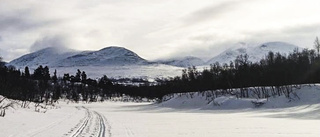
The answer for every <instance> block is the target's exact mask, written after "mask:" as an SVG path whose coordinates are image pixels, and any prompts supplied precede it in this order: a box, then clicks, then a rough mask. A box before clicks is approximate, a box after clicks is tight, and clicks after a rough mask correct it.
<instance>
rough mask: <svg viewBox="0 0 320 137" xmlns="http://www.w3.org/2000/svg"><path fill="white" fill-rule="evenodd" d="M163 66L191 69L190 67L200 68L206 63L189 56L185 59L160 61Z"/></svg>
mask: <svg viewBox="0 0 320 137" xmlns="http://www.w3.org/2000/svg"><path fill="white" fill-rule="evenodd" d="M158 62H159V63H161V64H166V65H171V66H177V67H190V66H199V65H203V64H205V62H204V61H203V60H202V59H200V58H197V57H193V56H187V57H184V58H175V59H167V60H160V61H158Z"/></svg>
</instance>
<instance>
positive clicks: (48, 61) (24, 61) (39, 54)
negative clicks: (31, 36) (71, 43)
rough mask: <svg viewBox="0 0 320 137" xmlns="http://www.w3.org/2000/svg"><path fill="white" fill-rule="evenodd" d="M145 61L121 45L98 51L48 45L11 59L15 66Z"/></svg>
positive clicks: (122, 63) (135, 62)
mask: <svg viewBox="0 0 320 137" xmlns="http://www.w3.org/2000/svg"><path fill="white" fill-rule="evenodd" d="M143 63H147V61H146V60H145V59H143V58H141V57H139V56H138V55H137V54H135V53H134V52H132V51H130V50H128V49H125V48H122V47H107V48H104V49H101V50H99V51H83V52H79V51H70V50H68V52H65V51H61V50H60V49H57V48H53V47H49V48H45V49H42V50H39V51H36V52H33V53H30V54H27V55H24V56H22V57H20V58H17V59H15V60H13V61H11V62H10V63H9V64H10V65H14V66H17V67H24V66H38V65H47V66H51V67H71V66H108V65H115V66H117V65H132V64H143Z"/></svg>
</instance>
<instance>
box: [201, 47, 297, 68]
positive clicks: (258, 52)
mask: <svg viewBox="0 0 320 137" xmlns="http://www.w3.org/2000/svg"><path fill="white" fill-rule="evenodd" d="M296 48H298V49H300V50H301V49H302V48H300V47H298V46H296V45H293V44H289V43H286V42H267V43H263V44H248V43H238V44H235V45H234V46H233V47H232V48H229V49H227V50H226V51H224V52H222V53H221V54H219V55H217V56H215V57H213V58H211V59H210V60H209V61H208V62H207V63H206V64H208V65H209V64H214V63H216V62H219V63H220V64H224V63H227V64H229V63H230V61H234V60H235V59H236V58H237V56H239V55H245V54H248V55H249V61H251V62H259V61H260V60H261V59H263V58H264V57H265V56H266V55H267V54H268V53H269V52H270V51H272V52H274V53H277V52H279V53H280V54H282V55H288V54H289V53H291V52H293V50H294V49H296Z"/></svg>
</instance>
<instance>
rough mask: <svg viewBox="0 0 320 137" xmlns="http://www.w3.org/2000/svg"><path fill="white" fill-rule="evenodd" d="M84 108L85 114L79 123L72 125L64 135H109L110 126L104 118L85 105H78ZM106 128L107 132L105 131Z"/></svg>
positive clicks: (101, 136) (71, 136)
mask: <svg viewBox="0 0 320 137" xmlns="http://www.w3.org/2000/svg"><path fill="white" fill-rule="evenodd" d="M78 109H81V110H85V111H86V114H85V117H83V118H82V119H81V120H80V121H79V123H78V124H77V125H76V126H75V127H73V128H72V129H71V130H70V131H69V132H68V133H67V134H65V136H68V137H85V136H90V137H106V135H107V136H109V137H111V126H110V124H109V123H108V122H107V120H106V118H105V117H104V116H103V115H101V114H100V113H98V112H96V111H92V110H90V109H88V108H85V107H83V106H82V107H78ZM106 129H107V133H106Z"/></svg>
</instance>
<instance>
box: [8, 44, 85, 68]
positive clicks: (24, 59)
mask: <svg viewBox="0 0 320 137" xmlns="http://www.w3.org/2000/svg"><path fill="white" fill-rule="evenodd" d="M78 53H79V52H76V51H71V50H69V49H65V50H64V51H62V50H60V49H57V48H53V47H49V48H45V49H41V50H39V51H36V52H32V53H30V54H26V55H23V56H21V57H19V58H17V59H14V60H12V61H11V62H9V65H13V66H16V67H25V66H29V67H32V66H39V65H46V66H54V65H55V64H59V63H60V61H61V60H63V59H64V58H67V57H69V56H73V55H76V54H78Z"/></svg>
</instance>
